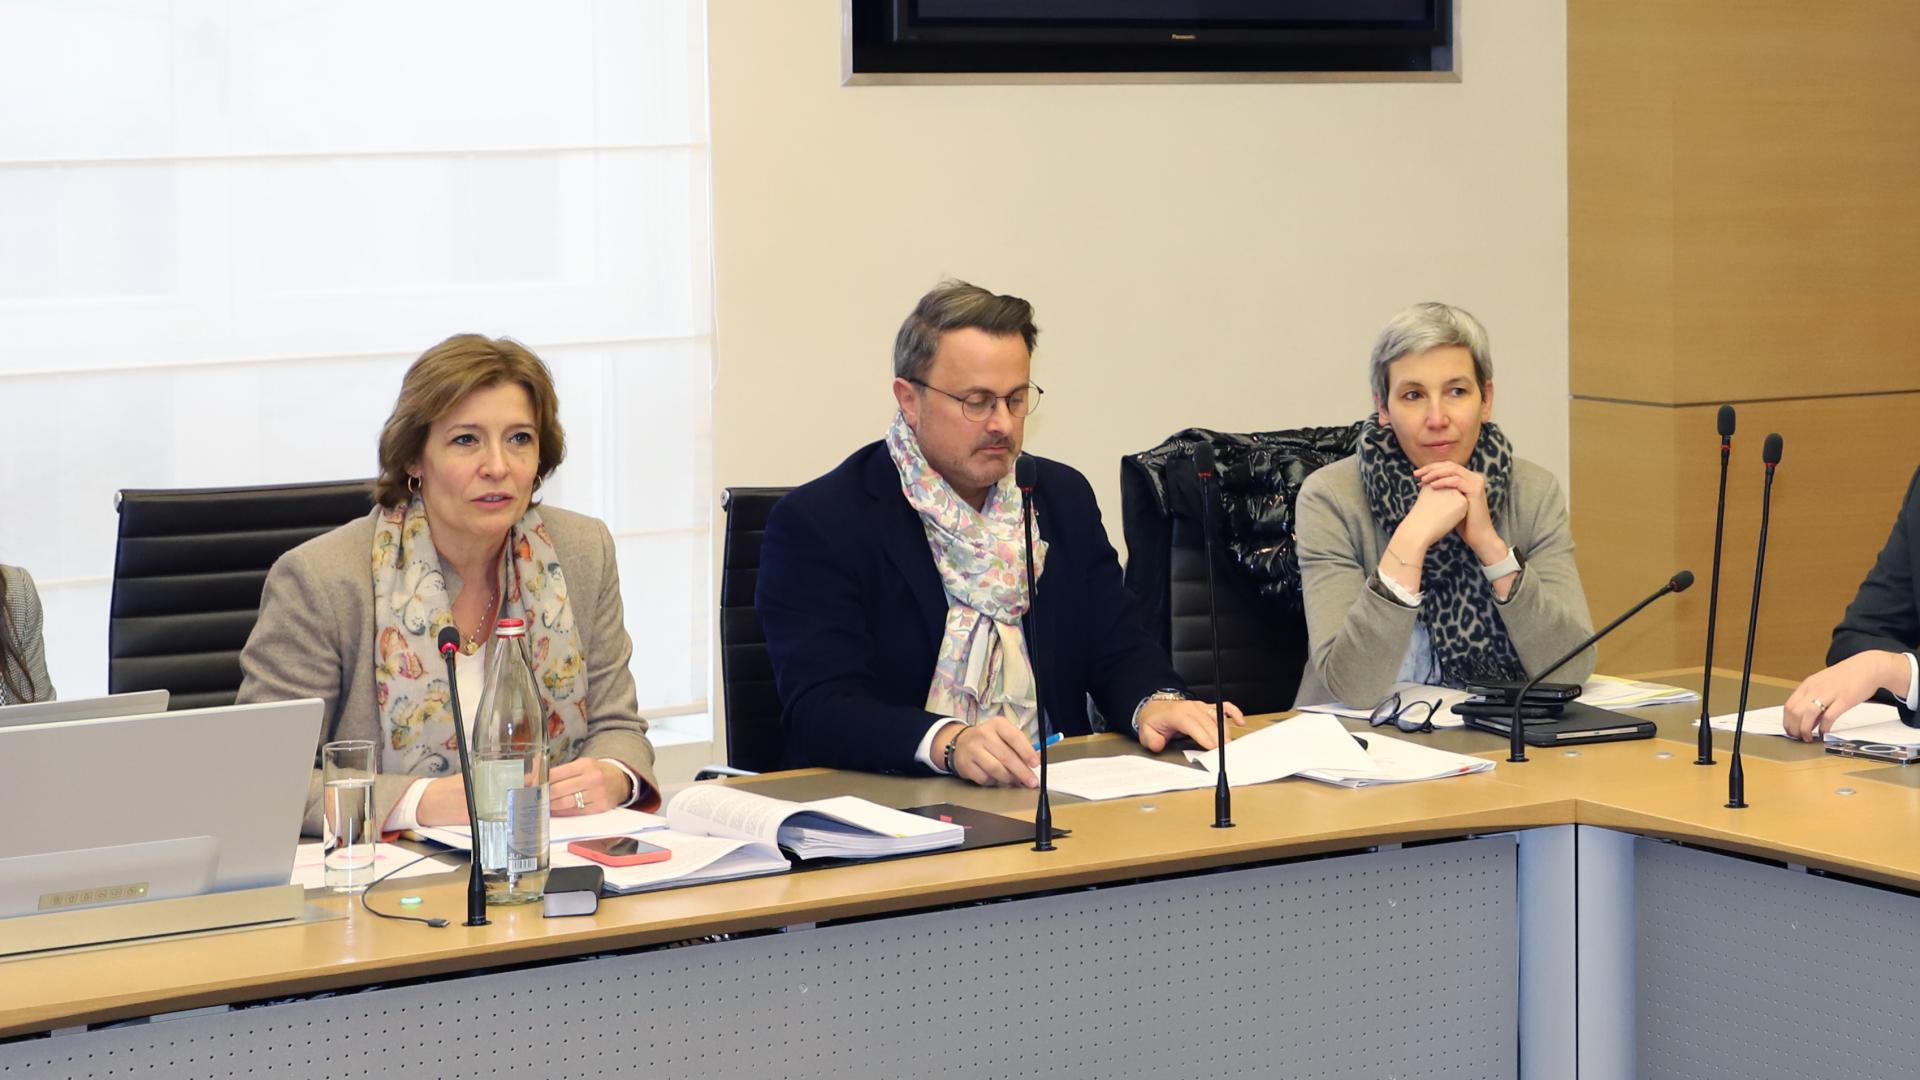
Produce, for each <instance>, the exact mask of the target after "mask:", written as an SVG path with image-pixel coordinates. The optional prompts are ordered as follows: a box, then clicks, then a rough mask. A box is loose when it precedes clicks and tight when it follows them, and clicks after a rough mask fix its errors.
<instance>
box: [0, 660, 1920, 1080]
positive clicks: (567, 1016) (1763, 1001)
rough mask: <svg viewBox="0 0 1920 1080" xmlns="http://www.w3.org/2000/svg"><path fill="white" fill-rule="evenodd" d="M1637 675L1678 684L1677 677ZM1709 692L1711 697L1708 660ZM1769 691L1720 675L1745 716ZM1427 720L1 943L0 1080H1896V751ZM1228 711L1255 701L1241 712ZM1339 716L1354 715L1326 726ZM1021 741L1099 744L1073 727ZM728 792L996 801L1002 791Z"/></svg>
mask: <svg viewBox="0 0 1920 1080" xmlns="http://www.w3.org/2000/svg"><path fill="white" fill-rule="evenodd" d="M1656 677H1661V678H1663V679H1664V681H1669V682H1674V683H1678V684H1683V685H1697V684H1698V673H1697V672H1696V673H1694V675H1693V676H1692V678H1691V679H1689V678H1688V677H1687V676H1686V675H1684V674H1679V673H1656ZM1715 683H1716V685H1715V690H1714V701H1715V705H1716V711H1724V710H1726V709H1730V708H1731V707H1732V704H1733V702H1734V701H1735V689H1734V685H1733V683H1732V682H1731V681H1730V680H1728V679H1726V678H1717V679H1716V680H1715ZM1788 686H1789V684H1787V683H1784V682H1779V681H1774V680H1768V681H1766V682H1765V683H1764V684H1762V685H1757V686H1756V687H1755V688H1754V694H1753V698H1754V701H1755V702H1756V704H1773V703H1778V702H1779V701H1782V700H1784V698H1785V696H1786V690H1787V687H1788ZM1644 714H1645V715H1651V716H1654V717H1656V718H1657V719H1658V720H1659V724H1660V731H1659V736H1658V737H1657V738H1655V739H1653V740H1642V741H1636V742H1627V743H1613V744H1603V745H1589V746H1581V747H1572V748H1561V749H1542V748H1533V749H1532V750H1531V751H1530V756H1531V759H1532V760H1530V761H1529V762H1527V763H1526V764H1519V765H1513V764H1508V763H1506V762H1505V761H1504V758H1505V749H1504V742H1503V741H1502V740H1499V739H1496V738H1494V737H1492V736H1487V735H1482V734H1478V733H1474V732H1464V731H1461V732H1452V731H1450V732H1438V733H1434V734H1431V735H1426V736H1406V737H1408V738H1416V739H1427V740H1430V741H1432V742H1433V743H1435V744H1436V745H1440V746H1443V747H1445V748H1448V749H1455V750H1460V751H1462V752H1468V753H1473V754H1477V755H1480V756H1483V757H1488V758H1491V759H1495V760H1498V761H1500V764H1499V765H1498V766H1497V767H1496V768H1495V769H1493V770H1491V771H1489V772H1485V773H1480V774H1475V775H1469V776H1463V777H1456V778H1452V779H1447V780H1439V781H1432V782H1426V783H1418V784H1408V785H1398V786H1386V787H1378V788H1372V789H1367V790H1359V791H1351V790H1345V789H1341V788H1337V787H1331V786H1326V785H1321V784H1317V783H1313V782H1310V781H1304V780H1288V781H1281V782H1278V783H1273V784H1264V785H1258V786H1252V787H1244V788H1238V789H1236V790H1235V792H1234V802H1233V811H1234V812H1233V817H1234V821H1235V827H1234V828H1232V829H1215V828H1212V827H1211V824H1212V821H1213V793H1212V791H1211V790H1203V791H1188V792H1179V793H1170V794H1164V795H1157V796H1149V797H1143V798H1135V799H1125V800H1116V801H1111V802H1102V803H1086V802H1080V801H1077V800H1074V799H1071V798H1069V797H1064V796H1057V797H1056V800H1055V806H1054V820H1055V824H1056V825H1057V826H1060V827H1062V828H1066V829H1070V830H1072V833H1071V835H1070V836H1068V837H1066V838H1064V839H1062V840H1061V841H1059V843H1058V845H1057V848H1056V850H1054V851H1052V852H1047V853H1041V852H1035V851H1032V850H1030V845H1026V844H1020V845H1011V846H1005V847H998V848H987V849H980V850H969V851H960V852H948V853H941V854H935V855H929V856H923V857H916V858H906V859H897V860H889V861H884V862H877V863H869V864H864V865H854V866H844V867H838V868H833V869H824V870H818V871H807V872H796V873H791V874H785V875H779V876H774V877H767V878H756V879H750V880H743V881H733V882H724V883H718V884H713V885H706V886H700V887H695V888H686V889H677V890H671V891H666V892H659V893H652V894H643V895H639V896H633V897H623V898H615V899H609V900H605V901H603V902H602V904H601V907H600V910H599V913H598V914H596V915H594V916H590V917H582V918H567V919H543V918H542V917H541V915H540V912H539V910H538V908H537V907H535V908H516V909H494V910H493V911H492V913H491V914H492V916H493V918H494V920H495V921H494V923H493V925H491V926H487V927H483V928H475V929H468V928H466V927H463V926H461V925H459V919H460V917H461V913H462V911H463V899H462V897H463V892H462V889H463V885H464V881H465V875H464V874H451V873H450V874H443V875H437V876H434V877H429V878H417V879H413V880H410V881H407V882H406V883H405V884H404V885H400V884H399V883H394V884H390V885H388V886H385V887H383V888H382V889H381V890H380V891H379V892H377V893H376V894H375V896H374V902H375V903H376V904H380V905H382V906H383V907H384V908H385V909H387V910H393V909H394V907H395V901H396V900H397V898H398V897H399V896H400V895H403V894H406V893H413V894H418V895H420V896H422V897H424V899H425V903H424V904H423V905H421V907H420V908H416V909H414V910H416V911H420V912H422V913H424V914H432V915H442V916H446V917H448V918H450V919H452V920H453V925H452V926H450V927H448V928H445V929H430V928H427V927H423V926H418V925H414V924H408V923H397V922H392V921H388V920H383V919H377V918H374V917H372V916H370V915H368V914H367V913H366V912H364V911H361V910H359V908H358V906H357V904H356V903H352V902H349V901H347V900H345V899H343V898H338V897H334V896H332V895H330V894H325V893H321V892H317V891H316V892H313V893H310V894H309V898H308V899H309V912H310V916H311V917H310V918H309V919H306V920H303V921H302V922H300V923H297V924H294V925H286V926H276V927H266V928H260V929H254V930H244V931H232V932H226V933H218V934H210V935H203V936H199V937H195V938H191V939H180V940H168V941H156V942H149V943H144V944H134V945H125V946H120V947H108V948H96V949H92V950H86V951H80V952H72V953H65V954H60V955H52V956H41V957H28V958H22V959H17V960H13V961H0V1037H12V1039H11V1041H7V1042H0V1077H12V1076H15V1075H20V1076H32V1077H39V1076H60V1075H72V1076H95V1077H134V1076H141V1077H148V1076H152V1077H159V1076H181V1077H187V1076H191V1077H223V1076H249V1075H267V1074H272V1075H274V1076H327V1077H340V1076H368V1075H391V1074H397V1073H409V1074H412V1075H415V1076H467V1075H482V1074H487V1075H492V1074H498V1073H504V1072H508V1071H517V1072H520V1073H522V1074H523V1075H540V1076H617V1075H629V1074H635V1073H640V1072H645V1073H647V1074H651V1075H660V1076H702V1077H709V1076H711V1077H727V1076H743V1077H745V1076H751V1077H769V1076H828V1075H834V1076H849V1075H850V1076H863V1077H864V1076H905V1075H912V1076H955V1077H959V1076H966V1077H1012V1076H1048V1077H1077V1076H1086V1077H1123V1076H1143V1077H1144V1076H1189V1075H1221V1074H1236V1073H1239V1074H1248V1075H1277V1076H1301V1077H1306V1076H1343V1077H1402V1078H1405V1077H1416V1076H1447V1077H1483V1076H1485V1077H1491V1076H1514V1075H1520V1076H1525V1077H1558V1078H1565V1077H1576V1076H1577V1077H1580V1078H1582V1080H1586V1078H1593V1077H1609V1078H1611V1077H1630V1076H1645V1077H1668V1076H1673V1077H1681V1076H1688V1077H1691V1076H1702V1077H1704V1076H1727V1077H1736V1076H1737V1077H1765V1076H1842V1075H1844V1076H1863V1077H1875V1076H1887V1077H1895V1076H1899V1077H1908V1076H1911V1075H1913V1072H1914V1069H1915V1065H1914V1063H1915V1062H1916V1061H1920V1026H1916V1025H1914V1024H1913V1023H1912V1020H1911V1012H1912V1003H1913V1002H1915V1001H1920V978H1917V977H1916V975H1915V971H1914V965H1913V964H1912V962H1911V961H1910V960H1909V959H1908V957H1907V955H1906V954H1907V952H1908V949H1907V948H1906V946H1907V943H1908V941H1909V939H1910V935H1911V928H1912V927H1913V926H1914V925H1915V920H1916V917H1920V898H1917V897H1916V893H1917V892H1920V812H1917V811H1920V790H1917V789H1920V771H1916V770H1912V769H1903V768H1902V767H1900V766H1896V765H1884V764H1875V763H1867V762H1862V761H1859V760H1856V759H1849V758H1840V757H1836V756H1833V755H1827V754H1824V753H1822V752H1821V751H1820V749H1819V748H1818V747H1809V746H1802V745H1798V744H1794V743H1789V742H1787V741H1785V740H1780V739H1770V738H1749V739H1748V740H1747V743H1746V754H1747V765H1746V771H1747V797H1748V800H1749V802H1750V803H1751V806H1750V807H1749V808H1747V809H1744V810H1729V809H1726V808H1725V807H1724V805H1723V804H1724V803H1725V801H1726V762H1727V756H1726V755H1727V744H1728V740H1727V738H1726V737H1725V736H1716V743H1717V744H1718V746H1719V750H1718V753H1717V756H1718V759H1719V763H1718V764H1717V765H1716V766H1715V767H1712V768H1706V767H1701V766H1696V765H1695V764H1693V759H1694V756H1695V750H1694V736H1693V730H1692V728H1691V726H1690V720H1691V718H1692V717H1693V716H1695V715H1697V706H1669V707H1663V708H1658V709H1653V710H1645V711H1644ZM1256 722H1258V721H1256ZM1356 726H1359V727H1364V725H1356ZM1056 752H1057V754H1058V756H1059V758H1060V759H1066V758H1071V757H1077V756H1083V755H1090V754H1111V753H1138V752H1139V751H1138V748H1137V747H1136V746H1134V744H1132V743H1131V742H1129V741H1126V740H1122V739H1119V738H1115V737H1112V736H1094V737H1091V738H1086V739H1076V740H1068V741H1067V742H1066V743H1064V744H1062V745H1061V747H1059V748H1058V749H1057V751H1056ZM729 782H733V783H745V784H749V785H751V786H752V787H753V788H754V789H755V790H760V791H764V792H767V793H769V794H773V795H778V796H782V797H788V798H806V797H815V796H820V795H827V794H839V793H847V792H851V793H854V794H860V795H864V796H866V797H868V798H872V799H875V800H877V801H882V802H888V803H891V804H893V805H900V806H909V805H924V804H929V803H937V802H956V803H963V804H966V805H970V806H975V807H978V808H981V809H986V810H992V811H996V812H999V813H1005V814H1009V815H1012V816H1018V817H1023V818H1026V819H1028V820H1031V815H1032V810H1033V804H1032V798H1031V795H1030V793H1026V792H1012V791H991V790H979V789H973V788H970V787H968V786H966V785H963V784H961V783H959V782H956V781H952V780H948V779H944V778H933V779H908V778H898V777H875V776H861V775H853V774H845V773H836V772H829V771H824V770H800V771H796V772H791V773H783V774H776V775H769V776H765V777H759V778H754V779H751V780H741V781H729Z"/></svg>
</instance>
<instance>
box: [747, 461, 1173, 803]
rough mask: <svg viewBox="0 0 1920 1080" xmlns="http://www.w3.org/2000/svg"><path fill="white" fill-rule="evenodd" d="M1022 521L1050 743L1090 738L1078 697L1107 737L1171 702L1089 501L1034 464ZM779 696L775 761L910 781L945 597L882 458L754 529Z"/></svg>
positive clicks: (1067, 480) (918, 769) (1080, 488)
mask: <svg viewBox="0 0 1920 1080" xmlns="http://www.w3.org/2000/svg"><path fill="white" fill-rule="evenodd" d="M1034 461H1035V463H1036V465H1037V466H1038V468H1037V469H1036V471H1035V483H1034V506H1035V511H1036V519H1037V521H1038V523H1039V526H1038V527H1039V535H1040V536H1041V538H1043V539H1044V540H1046V542H1047V544H1048V549H1047V561H1046V572H1045V573H1044V574H1042V575H1041V577H1040V581H1039V584H1038V586H1037V587H1036V589H1035V603H1034V611H1033V618H1034V620H1035V625H1034V632H1033V637H1034V638H1035V639H1036V640H1034V641H1031V642H1030V643H1029V647H1030V648H1031V649H1033V650H1035V651H1036V652H1037V653H1038V656H1037V657H1036V664H1035V668H1036V671H1035V674H1036V676H1037V677H1038V678H1039V680H1040V695H1041V700H1042V705H1043V707H1044V708H1045V709H1046V711H1047V715H1048V717H1049V718H1050V720H1051V721H1052V723H1053V726H1054V728H1055V730H1057V731H1059V732H1061V733H1062V734H1066V735H1084V734H1087V733H1088V732H1090V731H1092V725H1091V723H1090V721H1089V719H1088V713H1087V698H1088V695H1092V698H1093V701H1094V702H1095V703H1096V704H1098V706H1099V708H1100V712H1101V714H1102V715H1103V716H1105V717H1107V718H1108V719H1109V722H1110V723H1109V726H1111V727H1112V728H1113V730H1115V731H1119V732H1127V733H1131V731H1132V723H1131V721H1132V718H1133V712H1134V709H1135V708H1136V707H1137V706H1138V705H1139V704H1140V702H1141V700H1142V699H1143V698H1145V697H1146V696H1147V695H1149V694H1151V693H1153V692H1154V691H1156V690H1161V689H1179V690H1184V689H1185V688H1186V687H1185V684H1184V683H1182V682H1181V681H1180V680H1179V677H1178V676H1176V675H1175V674H1174V673H1173V668H1172V665H1171V664H1170V663H1169V662H1168V659H1167V655H1166V653H1165V652H1163V651H1162V650H1161V649H1160V648H1159V646H1157V645H1156V644H1154V642H1153V640H1152V639H1151V638H1150V637H1149V636H1148V634H1147V631H1146V627H1145V625H1144V624H1143V623H1142V622H1141V618H1140V615H1139V613H1138V612H1137V611H1136V609H1135V606H1134V601H1133V595H1132V594H1131V593H1129V592H1128V591H1127V589H1126V586H1125V585H1124V584H1122V581H1121V577H1120V560H1119V558H1118V557H1117V556H1116V555H1115V554H1114V550H1113V545H1112V544H1110V543H1108V542H1107V533H1106V529H1105V527H1104V526H1103V525H1101V523H1100V507H1099V505H1098V504H1097V503H1096V502H1095V501H1094V497H1093V488H1092V487H1091V486H1090V485H1088V483H1087V479H1086V477H1084V476H1081V475H1080V474H1079V473H1078V472H1075V471H1074V470H1073V469H1071V468H1069V467H1067V466H1065V465H1062V464H1059V463H1058V462H1054V461H1048V460H1046V459H1045V458H1035V459H1034ZM754 606H755V607H756V608H757V609H758V610H759V613H760V622H761V625H762V626H763V627H764V628H765V630H766V636H767V651H768V653H769V654H770V655H771V657H772V660H773V672H774V680H775V682H776V684H777V685H778V688H779V691H780V703H781V723H782V728H783V731H784V745H785V761H786V764H787V765H788V767H793V768H797V767H800V766H807V765H816V766H826V767H832V768H842V769H861V770H865V771H868V772H890V773H925V772H926V771H927V770H926V769H925V767H924V766H920V765H918V764H917V763H916V762H915V760H914V752H915V750H916V749H918V747H919V745H920V740H921V739H922V738H923V737H925V735H926V733H927V729H928V728H929V727H931V726H932V725H933V724H934V722H935V721H936V720H938V719H939V714H938V713H932V712H928V711H927V710H926V708H925V705H926V701H927V688H928V686H929V685H930V684H931V683H932V681H933V668H934V661H935V658H936V655H937V650H938V647H939V643H940V638H941V634H942V632H943V630H944V628H945V625H946V618H947V596H946V592H945V590H944V589H943V588H942V587H941V584H940V575H939V572H938V571H937V570H936V569H935V568H934V564H933V553H932V551H931V550H930V549H929V548H928V546H927V536H926V532H925V530H924V529H923V528H922V526H921V524H920V516H919V514H917V513H916V512H915V511H914V509H913V508H912V507H911V506H909V505H907V500H906V496H905V495H903V494H902V493H901V491H900V476H899V473H898V471H897V470H896V469H895V468H894V464H893V460H892V458H890V457H889V456H888V454H887V448H886V444H885V443H883V442H875V443H872V444H870V445H868V446H865V447H862V448H861V449H860V450H858V451H856V452H855V453H854V454H853V456H851V457H849V458H847V460H845V461H843V462H841V463H840V465H839V466H837V467H836V468H835V469H834V470H833V471H832V472H830V473H828V474H826V475H825V476H823V477H821V478H819V479H818V480H815V481H813V482H812V483H809V484H806V485H804V486H801V487H799V488H795V489H794V490H793V491H792V492H790V493H788V494H787V495H786V496H785V497H784V498H782V499H781V500H780V501H779V502H778V503H777V504H775V505H774V508H773V512H772V514H771V516H770V517H769V518H768V520H767V531H766V537H765V542H764V545H763V546H762V548H761V552H760V577H759V585H758V587H757V589H756V590H755V594H754Z"/></svg>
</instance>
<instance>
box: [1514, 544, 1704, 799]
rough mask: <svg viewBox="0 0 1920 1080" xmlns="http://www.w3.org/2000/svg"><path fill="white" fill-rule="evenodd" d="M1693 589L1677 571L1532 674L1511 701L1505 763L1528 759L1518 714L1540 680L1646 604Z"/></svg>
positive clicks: (1683, 573)
mask: <svg viewBox="0 0 1920 1080" xmlns="http://www.w3.org/2000/svg"><path fill="white" fill-rule="evenodd" d="M1692 586H1693V571H1691V570H1682V571H1680V572H1679V573H1677V574H1675V575H1673V577H1672V578H1670V579H1669V580H1668V581H1667V583H1666V584H1665V585H1662V586H1660V587H1659V588H1658V589H1655V590H1654V592H1653V595H1652V596H1649V597H1647V598H1646V599H1645V600H1642V601H1640V602H1639V603H1637V604H1635V605H1633V606H1632V607H1631V608H1628V609H1627V613H1626V614H1625V615H1622V616H1620V617H1619V618H1617V619H1615V620H1613V621H1612V622H1610V623H1608V624H1607V625H1605V626H1603V627H1601V628H1600V631H1599V632H1598V633H1596V634H1594V635H1593V636H1592V637H1590V638H1588V639H1587V640H1585V641H1583V642H1581V643H1580V644H1578V645H1576V646H1574V647H1573V648H1572V649H1570V650H1568V652H1567V655H1565V656H1563V657H1561V658H1560V659H1558V660H1555V661H1554V662H1553V663H1551V664H1549V665H1547V666H1546V667H1545V668H1542V669H1541V671H1540V674H1538V675H1535V676H1534V677H1533V678H1532V679H1529V680H1528V681H1527V685H1525V686H1523V687H1521V688H1520V693H1519V694H1518V695H1516V696H1515V697H1514V699H1513V727H1512V728H1510V729H1509V730H1508V731H1507V738H1508V739H1509V740H1510V741H1509V743H1508V747H1507V760H1508V761H1525V760H1527V739H1526V724H1525V723H1524V722H1523V721H1522V719H1521V717H1520V711H1521V709H1522V707H1523V706H1524V705H1525V704H1526V701H1527V695H1528V694H1529V693H1531V692H1532V690H1533V688H1534V687H1536V686H1538V685H1540V682H1541V680H1543V679H1545V678H1546V677H1547V676H1549V675H1551V674H1553V673H1554V672H1556V671H1559V670H1560V669H1561V668H1562V667H1565V666H1566V664H1567V662H1568V661H1570V660H1572V659H1573V658H1574V657H1576V656H1579V655H1580V654H1581V653H1583V652H1586V651H1587V650H1588V649H1590V648H1592V647H1593V646H1594V644H1595V643H1596V642H1598V641H1599V640H1600V639H1601V638H1603V637H1606V636H1607V635H1608V634H1611V633H1613V631H1614V628H1615V627H1617V626H1619V625H1620V624H1621V623H1623V622H1626V621H1627V620H1628V619H1631V618H1633V617H1634V616H1635V615H1638V614H1640V611H1641V609H1642V608H1645V607H1646V606H1647V605H1648V604H1651V603H1653V602H1654V601H1655V600H1658V599H1660V598H1661V597H1663V596H1665V595H1667V594H1668V593H1677V592H1686V591H1687V590H1688V589H1689V588H1691V587H1692Z"/></svg>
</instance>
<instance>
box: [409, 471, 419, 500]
mask: <svg viewBox="0 0 1920 1080" xmlns="http://www.w3.org/2000/svg"><path fill="white" fill-rule="evenodd" d="M407 494H409V495H413V496H415V497H418V496H419V494H420V478H419V477H418V476H409V477H407Z"/></svg>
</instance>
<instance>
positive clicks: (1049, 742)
mask: <svg viewBox="0 0 1920 1080" xmlns="http://www.w3.org/2000/svg"><path fill="white" fill-rule="evenodd" d="M1059 741H1060V733H1059V732H1057V731H1056V732H1054V733H1053V734H1051V735H1049V736H1047V745H1048V746H1052V745H1053V744H1054V743H1057V742H1059ZM1033 748H1034V749H1035V750H1038V749H1040V744H1039V743H1034V744H1033Z"/></svg>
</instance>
